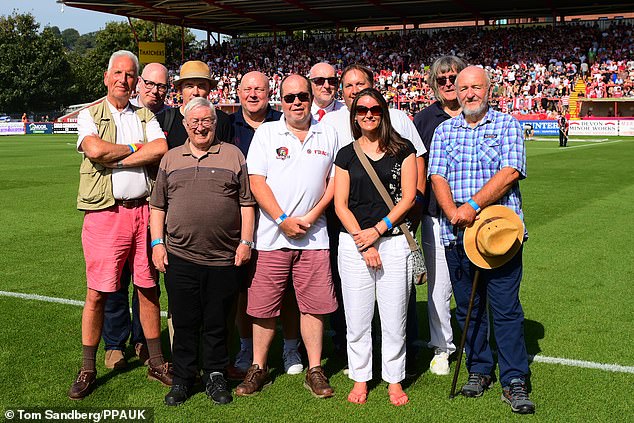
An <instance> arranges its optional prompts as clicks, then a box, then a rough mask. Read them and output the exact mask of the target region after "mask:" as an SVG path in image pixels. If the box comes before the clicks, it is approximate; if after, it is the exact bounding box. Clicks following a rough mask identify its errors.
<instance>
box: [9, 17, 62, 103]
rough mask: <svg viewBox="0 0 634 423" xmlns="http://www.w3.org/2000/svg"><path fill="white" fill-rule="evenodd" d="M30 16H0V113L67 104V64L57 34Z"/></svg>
mask: <svg viewBox="0 0 634 423" xmlns="http://www.w3.org/2000/svg"><path fill="white" fill-rule="evenodd" d="M39 28H40V25H39V24H38V23H37V22H36V21H35V18H34V17H33V15H31V14H17V13H14V14H12V15H10V16H6V17H5V16H0V110H2V111H7V112H17V111H27V110H51V109H55V108H57V107H59V105H61V104H65V103H66V102H67V101H68V90H67V89H66V82H67V81H66V78H67V76H68V75H69V74H70V65H69V63H68V61H67V60H66V55H65V53H64V45H63V43H62V41H61V38H60V36H59V29H58V30H57V32H56V31H55V30H53V29H51V28H49V27H46V28H44V30H43V31H42V32H39Z"/></svg>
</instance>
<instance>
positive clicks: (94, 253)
mask: <svg viewBox="0 0 634 423" xmlns="http://www.w3.org/2000/svg"><path fill="white" fill-rule="evenodd" d="M149 217H150V209H149V207H148V205H147V204H145V205H142V206H138V207H134V208H130V209H127V208H125V207H123V206H119V205H114V206H112V207H109V208H107V209H105V210H99V211H87V212H86V214H85V215H84V226H83V228H82V232H81V241H82V245H83V247H84V258H85V259H86V279H87V281H88V288H90V289H94V290H95V291H100V292H115V291H117V290H118V289H119V285H120V283H119V279H120V278H121V271H122V270H123V266H124V265H125V264H126V262H128V263H129V264H130V270H131V272H132V280H133V282H134V285H136V286H139V287H141V288H151V287H153V286H156V281H157V277H156V270H155V269H154V266H153V265H152V261H151V259H150V254H151V251H150V245H149V230H148V221H149Z"/></svg>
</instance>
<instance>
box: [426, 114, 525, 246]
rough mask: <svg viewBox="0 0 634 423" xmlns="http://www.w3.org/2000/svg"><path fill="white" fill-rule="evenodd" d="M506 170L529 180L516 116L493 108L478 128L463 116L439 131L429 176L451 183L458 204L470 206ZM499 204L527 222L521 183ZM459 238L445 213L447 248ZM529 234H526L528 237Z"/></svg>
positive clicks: (442, 233)
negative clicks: (523, 209)
mask: <svg viewBox="0 0 634 423" xmlns="http://www.w3.org/2000/svg"><path fill="white" fill-rule="evenodd" d="M504 167H512V168H514V169H516V170H517V171H518V172H519V173H520V179H524V178H525V177H526V148H525V146H524V136H523V134H522V127H521V125H520V123H519V122H518V121H517V119H515V118H514V117H512V116H510V115H507V114H504V113H500V112H497V111H495V110H492V109H490V108H489V110H488V111H487V113H486V115H485V116H484V118H483V119H482V121H480V123H478V125H477V126H476V127H474V128H472V127H470V126H469V124H468V123H467V122H466V121H465V119H464V116H463V115H462V114H460V115H458V116H456V117H455V118H453V119H449V120H447V121H445V122H443V123H441V124H440V125H438V127H437V128H436V131H435V132H434V137H433V139H432V142H431V149H430V153H429V172H428V175H429V176H431V175H439V176H442V177H443V178H445V179H446V180H447V182H448V183H449V187H450V188H451V193H452V194H453V199H454V201H455V202H456V203H458V204H461V203H466V202H467V201H469V199H470V198H471V197H473V195H474V194H475V193H476V192H478V191H479V190H480V189H482V187H483V186H484V185H485V184H486V183H487V182H488V181H489V180H490V179H491V178H492V177H493V175H495V174H496V173H497V172H498V171H499V170H500V169H502V168H504ZM497 204H502V205H504V206H508V207H510V208H511V209H513V210H514V211H515V212H516V213H517V214H518V215H519V216H520V217H521V218H522V221H523V220H524V214H523V212H522V196H521V194H520V188H519V184H514V185H513V187H511V189H510V190H509V191H508V192H507V193H506V194H504V195H503V196H502V198H500V200H499V201H498V202H497ZM462 232H463V231H460V232H459V233H458V239H456V236H455V235H454V232H453V226H452V225H451V223H450V222H449V219H447V217H446V216H445V214H444V213H441V221H440V237H441V240H442V242H443V244H444V245H445V246H447V245H449V244H450V243H451V242H453V241H457V242H459V243H462ZM527 235H528V234H527V233H526V232H525V234H524V236H527Z"/></svg>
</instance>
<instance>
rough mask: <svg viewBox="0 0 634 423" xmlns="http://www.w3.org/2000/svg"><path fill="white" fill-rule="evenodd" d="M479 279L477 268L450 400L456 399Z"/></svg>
mask: <svg viewBox="0 0 634 423" xmlns="http://www.w3.org/2000/svg"><path fill="white" fill-rule="evenodd" d="M478 279H480V269H479V268H476V271H475V274H474V275H473V285H472V286H471V296H470V297H469V307H467V317H466V318H465V321H464V327H463V329H462V338H461V339H460V348H458V360H457V361H456V368H455V370H454V372H453V382H452V383H451V392H450V393H449V399H453V398H455V397H456V384H457V383H458V374H459V373H460V364H461V363H462V351H463V350H464V345H465V342H466V340H467V331H468V330H469V322H470V321H471V309H473V300H474V298H475V293H476V289H477V288H478Z"/></svg>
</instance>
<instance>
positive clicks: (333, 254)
mask: <svg viewBox="0 0 634 423" xmlns="http://www.w3.org/2000/svg"><path fill="white" fill-rule="evenodd" d="M326 222H327V224H328V238H329V243H330V271H331V273H332V283H333V285H334V287H335V297H336V298H337V304H339V307H337V310H335V311H334V312H333V313H331V314H330V328H331V329H332V330H333V331H334V332H335V335H334V336H333V339H332V341H333V344H334V345H335V351H336V352H337V353H339V354H342V355H345V354H347V352H346V351H347V343H346V332H347V329H346V315H345V311H344V308H343V295H342V293H341V278H340V277H339V264H338V262H337V253H338V251H339V233H340V229H341V221H340V220H339V218H338V217H337V214H336V213H335V206H334V203H330V205H328V208H327V209H326Z"/></svg>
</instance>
